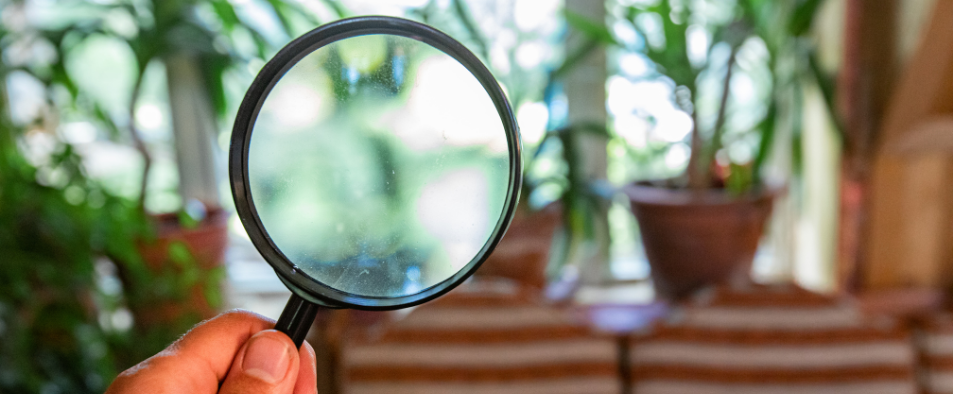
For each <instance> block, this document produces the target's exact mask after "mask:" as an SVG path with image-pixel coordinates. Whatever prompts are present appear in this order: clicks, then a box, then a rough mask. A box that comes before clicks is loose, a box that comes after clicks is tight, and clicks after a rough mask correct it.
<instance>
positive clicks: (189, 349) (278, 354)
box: [106, 310, 317, 394]
mask: <svg viewBox="0 0 953 394" xmlns="http://www.w3.org/2000/svg"><path fill="white" fill-rule="evenodd" d="M274 326H275V321H274V320H271V319H268V318H266V317H263V316H260V315H257V314H254V313H251V312H247V311H240V310H235V311H230V312H226V313H223V314H221V315H219V316H217V317H215V318H213V319H211V320H208V321H205V322H203V323H201V324H199V325H198V326H196V327H195V328H193V329H192V330H191V331H189V332H188V333H187V334H185V335H184V336H183V337H182V338H180V339H179V340H178V341H176V342H175V343H173V344H172V345H170V346H169V347H168V348H166V349H165V350H163V351H161V352H159V354H156V355H155V356H153V357H151V358H149V359H147V360H145V361H143V362H141V363H139V364H137V365H135V366H133V367H132V368H129V369H128V370H126V371H125V372H123V373H122V374H120V375H119V377H117V378H116V380H115V381H113V383H112V385H111V386H109V389H108V390H106V393H107V394H132V393H163V394H164V393H197V394H214V393H220V394H246V393H256V394H279V393H281V394H290V393H294V394H316V393H317V375H316V365H317V364H316V361H315V355H314V349H313V348H312V347H311V345H310V344H308V343H307V342H305V343H304V344H303V345H302V346H301V348H300V349H295V346H294V343H293V342H291V339H290V338H288V336H287V335H285V334H283V333H280V332H278V331H275V330H273V329H272V328H273V327H274ZM246 356H250V357H246Z"/></svg>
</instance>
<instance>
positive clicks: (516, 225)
mask: <svg viewBox="0 0 953 394" xmlns="http://www.w3.org/2000/svg"><path fill="white" fill-rule="evenodd" d="M562 220H563V214H562V205H560V204H555V203H554V204H550V205H548V206H546V207H545V208H543V209H541V210H539V211H535V212H534V211H530V210H529V208H527V207H526V206H524V205H523V204H520V205H519V206H518V207H517V209H516V214H515V215H514V216H513V222H512V223H511V224H510V228H509V229H508V230H506V235H504V236H503V239H502V240H500V243H499V244H498V245H497V246H496V249H494V250H493V254H491V255H490V257H489V258H487V260H486V261H485V262H483V265H481V266H480V268H479V269H478V270H477V272H476V273H475V274H474V276H476V277H487V278H507V279H512V280H514V281H516V282H517V283H519V284H520V285H525V286H529V287H533V288H536V289H543V288H545V287H546V266H547V265H548V264H549V250H550V245H551V244H552V240H553V234H554V233H555V232H556V229H558V228H559V226H560V225H561V224H562Z"/></svg>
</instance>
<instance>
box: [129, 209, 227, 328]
mask: <svg viewBox="0 0 953 394" xmlns="http://www.w3.org/2000/svg"><path fill="white" fill-rule="evenodd" d="M153 220H154V222H155V226H156V239H155V240H154V241H152V242H142V243H140V244H139V247H138V249H139V254H140V255H141V256H142V258H143V261H144V262H145V264H146V266H147V267H148V268H149V269H150V270H152V271H154V272H163V271H164V270H166V269H168V265H169V264H174V263H173V262H172V259H171V258H170V257H169V246H170V245H172V244H173V243H175V242H181V243H183V244H184V245H185V247H186V248H187V249H188V250H189V252H191V254H192V258H193V259H194V262H195V264H196V265H197V267H198V268H199V269H200V270H201V271H202V273H203V275H205V274H208V273H209V271H212V270H215V269H220V268H221V267H223V266H224V263H225V251H226V249H227V247H228V214H227V212H225V211H224V210H222V209H220V208H216V209H210V210H209V211H208V214H207V217H206V218H205V219H204V220H202V221H201V222H200V223H198V225H197V226H195V227H194V228H184V227H182V226H181V225H180V224H179V219H178V216H177V215H176V214H174V213H170V214H162V215H155V216H153ZM204 285H205V284H204V283H199V284H196V285H195V286H193V287H192V289H191V291H190V293H189V300H188V302H185V303H182V302H171V301H167V300H157V304H155V305H148V306H139V307H138V308H133V310H132V312H133V315H134V316H135V319H136V324H137V325H144V326H153V325H161V324H166V323H169V322H173V321H177V319H180V318H181V317H182V316H184V315H186V314H192V315H194V316H196V317H198V318H199V319H203V320H204V319H208V318H211V317H214V316H215V315H216V314H217V313H218V310H217V306H215V305H210V304H209V302H208V300H207V299H206V295H205V292H204V289H205V287H204ZM212 286H213V288H212V291H217V292H218V294H221V293H222V289H221V284H212ZM132 290H133V291H134V290H135V289H132Z"/></svg>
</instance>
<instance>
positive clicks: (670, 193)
mask: <svg viewBox="0 0 953 394" xmlns="http://www.w3.org/2000/svg"><path fill="white" fill-rule="evenodd" d="M624 190H625V193H626V195H628V196H629V201H630V202H631V204H632V212H633V213H634V214H635V217H636V219H637V220H638V222H639V228H640V233H641V236H642V244H643V246H644V247H645V254H646V257H647V258H648V260H649V266H650V267H651V270H652V272H651V275H652V281H653V282H654V285H655V291H656V293H657V294H658V295H659V296H661V297H663V298H667V299H671V300H677V299H680V298H683V297H685V296H687V295H689V294H691V293H692V292H694V291H695V290H698V289H700V288H702V287H704V286H706V285H709V284H714V283H718V282H721V281H725V280H726V279H728V278H729V277H732V276H734V275H742V274H744V275H747V274H748V272H749V271H750V269H751V263H752V261H753V260H754V255H755V252H756V251H757V249H758V242H759V241H760V239H761V235H762V232H763V230H764V226H765V222H766V221H767V219H768V216H770V214H771V206H772V201H773V199H774V195H775V193H774V192H772V191H754V192H751V193H749V194H745V195H741V196H733V195H731V194H729V193H728V192H727V191H725V190H723V189H704V190H688V189H669V188H663V187H655V186H649V185H644V184H631V185H629V186H627V187H626V188H625V189H624Z"/></svg>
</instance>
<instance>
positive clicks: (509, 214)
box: [228, 16, 522, 310]
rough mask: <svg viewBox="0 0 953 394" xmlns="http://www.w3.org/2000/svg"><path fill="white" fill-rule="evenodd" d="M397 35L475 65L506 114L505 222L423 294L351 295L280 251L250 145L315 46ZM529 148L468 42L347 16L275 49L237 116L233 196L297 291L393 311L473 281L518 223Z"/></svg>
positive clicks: (334, 303)
mask: <svg viewBox="0 0 953 394" xmlns="http://www.w3.org/2000/svg"><path fill="white" fill-rule="evenodd" d="M372 34H389V35H396V36H402V37H406V38H411V39H414V40H417V41H421V42H423V43H426V44H429V45H430V46H432V47H434V48H437V49H439V50H441V51H443V52H444V53H446V54H447V55H449V56H451V57H453V58H454V59H456V60H457V61H458V62H460V64H462V65H463V66H464V67H466V68H467V70H469V71H470V72H471V73H472V74H473V75H474V76H475V77H476V78H477V80H478V81H479V82H480V84H481V85H482V86H483V88H484V89H485V90H486V91H487V93H488V94H489V95H490V98H491V99H492V100H493V103H494V105H495V106H496V110H497V113H498V114H499V115H500V118H501V119H502V120H503V126H504V130H505V131H506V139H507V145H508V148H509V153H510V155H509V166H510V167H509V184H508V186H507V196H506V201H505V203H504V206H503V214H502V216H501V217H500V219H499V220H498V221H497V224H496V227H495V228H494V230H493V232H492V233H491V235H490V239H489V240H488V241H487V242H486V244H484V245H483V248H482V249H481V250H480V253H478V254H477V256H476V257H475V258H474V259H473V260H471V261H470V263H468V265H467V266H466V267H464V268H463V269H462V270H460V271H459V272H457V273H456V274H454V275H453V276H451V277H450V278H448V279H446V280H444V281H442V282H440V283H438V284H436V285H434V286H431V287H429V288H427V289H425V290H423V291H421V292H419V293H416V294H412V295H407V296H401V297H395V298H381V297H368V296H360V295H354V294H350V293H346V292H343V291H340V290H336V289H334V288H331V287H329V286H327V285H325V284H323V283H320V282H318V281H317V280H314V279H312V278H311V277H309V276H307V275H305V274H304V273H301V272H298V271H297V270H296V268H295V266H294V264H293V263H292V262H291V261H290V260H289V259H288V258H287V257H286V256H285V255H284V254H283V253H281V251H280V250H279V249H278V247H277V246H276V245H275V243H274V242H273V241H272V240H271V238H270V237H269V236H268V232H267V231H265V228H264V226H263V225H262V223H261V221H260V220H259V218H258V213H257V211H256V209H255V205H254V202H253V199H252V196H251V190H250V189H249V187H248V149H249V143H250V141H251V135H252V129H253V128H254V125H255V121H256V120H257V118H258V112H259V111H260V110H261V106H262V103H264V101H265V98H266V97H267V96H268V93H270V92H271V89H272V88H273V87H274V85H275V84H276V83H277V82H278V80H279V79H280V78H281V77H282V76H284V74H285V73H286V72H287V71H288V70H289V69H291V67H293V66H294V65H295V64H297V63H298V61H299V60H301V59H302V58H303V57H305V56H307V55H308V54H310V53H311V52H313V51H315V50H317V49H318V48H321V47H323V46H325V45H328V44H330V43H333V42H336V41H339V40H342V39H345V38H349V37H355V36H362V35H372ZM521 155H522V149H521V146H520V139H519V129H518V126H517V123H516V119H515V117H514V116H513V110H512V108H511V107H510V104H509V102H508V101H507V99H506V96H505V95H504V94H503V91H502V89H501V88H500V85H499V84H498V83H497V81H496V79H495V78H494V77H493V75H492V74H491V73H490V71H489V70H488V69H487V68H486V67H485V66H484V65H483V63H482V62H480V60H479V59H478V58H477V57H476V56H475V55H473V53H472V52H470V51H469V50H468V49H466V47H464V46H463V45H462V44H460V43H459V42H457V41H456V40H454V39H453V38H451V37H450V36H448V35H446V34H444V33H443V32H441V31H439V30H436V29H434V28H432V27H430V26H427V25H424V24H421V23H418V22H414V21H411V20H407V19H400V18H394V17H386V16H364V17H356V18H349V19H342V20H339V21H336V22H332V23H329V24H326V25H323V26H320V27H318V28H316V29H314V30H312V31H310V32H308V33H307V34H305V35H303V36H301V37H299V38H297V39H295V40H294V41H292V42H291V43H289V44H288V45H286V46H285V47H284V48H282V49H281V51H279V52H278V54H276V55H275V57H274V58H272V59H271V60H270V61H269V62H268V63H267V64H265V66H264V67H263V68H262V69H261V71H260V72H259V73H258V76H257V77H256V78H255V80H254V81H253V82H252V84H251V86H250V87H249V89H248V91H247V92H246V94H245V97H244V99H243V100H242V104H241V106H240V107H239V109H238V114H237V116H236V118H235V125H234V127H233V129H232V138H231V146H230V147H229V164H228V169H229V180H230V182H231V188H232V198H233V199H234V200H235V207H236V210H237V211H238V216H239V218H240V219H241V222H242V225H243V226H244V227H245V231H247V232H248V236H249V238H250V239H251V241H252V243H253V244H254V245H255V247H256V248H257V249H258V251H259V252H260V253H261V255H262V257H264V259H265V260H266V261H268V263H269V264H271V266H272V267H273V268H274V270H275V272H276V273H277V274H278V276H279V277H280V278H281V279H282V282H284V283H285V284H286V285H288V287H289V289H290V290H291V291H292V292H294V293H295V294H297V295H299V296H301V297H303V298H305V299H308V300H309V301H311V302H315V303H318V304H323V305H326V306H330V307H344V308H355V309H364V310H391V309H400V308H405V307H409V306H413V305H417V304H420V303H423V302H426V301H429V300H431V299H433V298H436V297H439V296H441V295H443V294H444V293H446V292H448V291H450V290H452V289H453V288H454V287H456V286H457V285H459V284H460V283H462V282H463V281H464V280H466V279H467V278H468V277H469V276H470V275H472V274H473V272H474V271H476V269H477V268H479V266H480V265H481V264H482V263H483V262H484V261H485V260H486V259H487V257H488V256H489V254H490V252H492V251H493V249H494V248H495V247H496V245H497V244H498V243H499V242H500V239H502V238H503V234H504V233H505V232H506V229H507V228H508V227H509V225H510V221H511V220H512V218H513V214H514V212H515V210H516V204H517V202H518V201H519V192H520V184H521V182H522V158H521Z"/></svg>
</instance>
